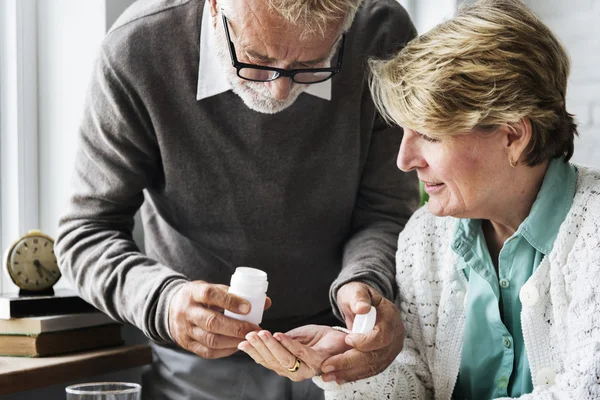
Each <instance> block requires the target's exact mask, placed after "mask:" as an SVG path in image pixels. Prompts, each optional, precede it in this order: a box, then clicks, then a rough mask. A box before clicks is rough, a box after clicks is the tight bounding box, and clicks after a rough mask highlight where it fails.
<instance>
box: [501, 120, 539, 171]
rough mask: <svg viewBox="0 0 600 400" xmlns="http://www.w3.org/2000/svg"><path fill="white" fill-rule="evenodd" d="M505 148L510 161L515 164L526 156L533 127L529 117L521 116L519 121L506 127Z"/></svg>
mask: <svg viewBox="0 0 600 400" xmlns="http://www.w3.org/2000/svg"><path fill="white" fill-rule="evenodd" d="M503 131H504V135H505V137H504V140H503V143H504V150H505V151H506V154H507V155H508V161H509V163H510V164H511V165H513V166H515V165H517V164H519V163H520V162H522V158H523V157H525V149H527V146H528V145H529V143H530V142H531V140H532V137H533V129H532V126H531V120H530V119H529V118H527V117H523V118H521V120H520V121H519V122H518V123H511V124H508V125H506V126H505V127H504V129H503Z"/></svg>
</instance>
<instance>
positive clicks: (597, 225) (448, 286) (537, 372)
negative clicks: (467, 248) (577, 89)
mask: <svg viewBox="0 0 600 400" xmlns="http://www.w3.org/2000/svg"><path fill="white" fill-rule="evenodd" d="M456 223H457V220H456V219H454V218H451V217H445V218H440V217H435V216H433V215H432V214H431V213H429V212H428V211H427V208H426V207H423V208H421V209H420V210H419V211H417V212H416V213H415V214H414V215H413V216H412V218H411V219H410V221H409V222H408V224H407V225H406V227H405V229H404V231H403V232H402V233H401V234H400V237H399V240H398V252H397V256H396V260H397V271H396V280H397V282H398V288H399V303H400V311H401V314H402V317H403V321H404V324H405V339H404V348H403V350H402V352H401V353H400V354H399V355H398V357H397V358H396V360H395V361H394V362H393V363H392V364H391V365H390V366H389V367H388V368H387V369H386V370H384V371H383V372H382V373H381V374H379V375H376V376H374V377H372V378H369V379H363V380H360V381H357V382H352V383H347V384H344V385H342V386H339V385H337V384H335V383H324V382H323V381H322V380H321V379H319V378H315V379H314V381H315V383H317V385H319V386H320V387H322V388H323V389H325V397H326V399H336V400H337V399H356V400H359V399H360V400H366V399H376V400H381V399H415V400H416V399H436V400H438V399H439V400H450V399H451V397H452V392H453V390H454V385H455V384H456V380H457V377H458V372H459V366H460V359H461V350H462V342H463V333H464V332H463V331H464V324H465V309H464V302H465V298H466V290H467V279H466V278H465V275H464V273H463V271H459V270H457V269H456V265H457V261H458V256H457V255H456V254H455V253H454V252H453V250H452V249H451V248H450V243H451V240H452V238H453V234H454V229H455V227H456ZM520 298H521V302H522V304H523V310H522V313H521V321H522V326H523V336H524V340H525V348H526V350H527V357H528V359H529V364H530V367H531V374H532V379H533V384H534V390H533V392H532V393H530V394H527V395H524V396H522V397H520V398H521V399H524V400H533V399H536V400H538V399H539V400H542V399H548V400H549V399H553V400H554V399H556V400H558V399H565V400H566V399H569V400H585V399H590V400H591V399H594V400H597V399H600V171H595V170H592V169H589V168H585V167H581V166H579V167H578V181H577V189H576V194H575V197H574V200H573V204H572V206H571V209H570V211H569V213H568V215H567V217H566V219H565V221H564V222H563V224H562V225H561V227H560V230H559V233H558V237H557V238H556V241H555V243H554V248H553V249H552V251H551V253H550V254H549V255H548V256H547V257H545V258H544V259H543V260H542V262H541V263H540V265H539V267H538V268H537V269H536V270H535V271H534V273H533V275H532V276H531V277H530V278H529V280H528V281H527V282H526V284H525V285H524V286H523V288H522V289H521V292H520Z"/></svg>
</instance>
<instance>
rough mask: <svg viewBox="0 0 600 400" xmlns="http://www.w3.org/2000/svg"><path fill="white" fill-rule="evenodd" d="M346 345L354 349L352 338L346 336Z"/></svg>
mask: <svg viewBox="0 0 600 400" xmlns="http://www.w3.org/2000/svg"><path fill="white" fill-rule="evenodd" d="M346 344H347V345H348V346H352V347H354V342H353V341H352V339H351V338H350V336H346Z"/></svg>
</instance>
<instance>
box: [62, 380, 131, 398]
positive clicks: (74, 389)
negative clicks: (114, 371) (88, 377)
mask: <svg viewBox="0 0 600 400" xmlns="http://www.w3.org/2000/svg"><path fill="white" fill-rule="evenodd" d="M65 391H66V392H67V400H140V399H141V393H142V387H141V386H140V385H138V384H137V383H127V382H94V383H82V384H78V385H71V386H68V387H67V388H66V389H65Z"/></svg>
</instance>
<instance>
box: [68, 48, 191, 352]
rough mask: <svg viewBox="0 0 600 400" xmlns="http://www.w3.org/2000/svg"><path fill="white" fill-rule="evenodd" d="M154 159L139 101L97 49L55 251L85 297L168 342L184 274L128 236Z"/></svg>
mask: <svg viewBox="0 0 600 400" xmlns="http://www.w3.org/2000/svg"><path fill="white" fill-rule="evenodd" d="M156 165H160V154H159V150H158V145H157V143H156V139H155V137H154V135H153V130H152V126H151V123H150V121H149V118H148V117H147V113H145V112H144V107H143V103H142V102H141V101H140V99H139V97H138V96H137V95H136V93H135V90H133V88H131V87H129V86H128V85H127V83H126V80H124V79H122V78H121V77H120V76H119V74H118V73H117V72H116V71H115V69H114V68H113V67H112V65H111V62H110V61H109V57H108V55H107V53H106V52H102V53H101V54H100V56H99V58H98V60H97V62H96V66H95V69H94V72H93V75H92V78H91V84H90V87H89V90H88V94H87V99H86V105H85V112H84V117H83V121H82V124H81V128H80V132H79V146H78V150H77V154H76V161H75V171H74V176H73V189H72V190H73V192H72V193H71V195H70V199H69V203H68V206H67V209H66V212H65V213H64V214H63V216H62V218H61V220H60V223H59V232H58V237H57V241H56V255H57V257H58V260H59V265H60V269H61V271H62V273H63V275H64V276H65V277H66V279H67V280H69V281H70V283H71V284H72V285H74V287H75V288H76V290H77V291H78V292H79V295H80V296H81V297H82V298H83V299H85V300H86V301H88V302H90V303H91V304H93V305H94V306H95V307H97V308H98V309H100V310H102V311H103V312H105V313H107V314H108V315H109V316H110V317H111V318H113V319H115V320H118V321H122V322H127V323H131V324H133V325H135V326H137V327H138V328H140V329H141V330H142V331H143V332H144V334H145V335H146V336H148V337H149V338H150V339H152V340H154V341H157V342H169V341H170V340H171V338H170V334H169V331H168V319H167V317H168V315H167V314H168V304H169V301H170V298H171V296H172V295H173V294H174V292H175V291H176V290H177V289H178V288H179V286H180V285H181V284H182V283H184V282H186V279H185V277H184V276H182V275H180V274H177V273H175V272H174V271H173V270H172V269H170V268H168V267H167V266H165V265H161V264H160V263H158V262H156V261H155V260H153V259H151V258H149V257H146V256H145V255H143V254H142V253H141V252H140V251H139V249H138V248H137V246H136V245H135V243H134V241H133V239H132V229H133V223H134V222H133V221H134V215H135V213H136V211H137V210H138V209H139V207H140V206H141V204H142V202H143V199H144V197H143V189H144V188H146V187H148V185H149V184H150V183H151V182H152V180H153V179H154V178H155V177H156V175H157V174H159V173H160V171H157V167H156Z"/></svg>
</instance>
